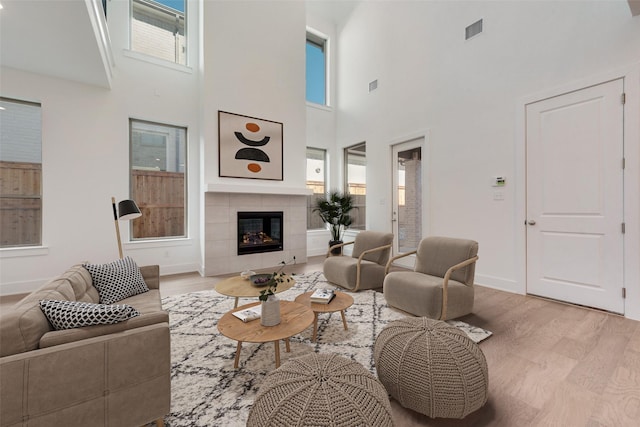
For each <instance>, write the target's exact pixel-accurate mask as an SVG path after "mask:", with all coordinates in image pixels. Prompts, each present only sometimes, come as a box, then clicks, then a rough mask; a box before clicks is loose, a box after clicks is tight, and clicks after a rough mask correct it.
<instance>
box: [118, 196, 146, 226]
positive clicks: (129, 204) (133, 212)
mask: <svg viewBox="0 0 640 427" xmlns="http://www.w3.org/2000/svg"><path fill="white" fill-rule="evenodd" d="M140 216H142V213H141V212H140V209H138V205H136V202H134V201H133V200H123V201H121V202H120V203H118V218H120V220H123V221H129V220H132V219H135V218H138V217H140Z"/></svg>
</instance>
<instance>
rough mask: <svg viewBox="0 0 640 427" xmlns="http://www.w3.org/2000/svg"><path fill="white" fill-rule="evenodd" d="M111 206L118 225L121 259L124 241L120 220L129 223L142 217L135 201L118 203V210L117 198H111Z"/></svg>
mask: <svg viewBox="0 0 640 427" xmlns="http://www.w3.org/2000/svg"><path fill="white" fill-rule="evenodd" d="M111 205H112V206H113V220H114V222H115V223H116V238H117V239H118V253H119V254H120V258H123V256H122V240H120V226H119V225H118V219H120V220H121V221H129V220H132V219H136V218H138V217H140V216H142V213H141V212H140V209H138V205H136V202H134V201H133V200H122V201H121V202H120V203H118V209H116V198H115V197H112V198H111Z"/></svg>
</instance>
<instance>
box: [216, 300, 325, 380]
mask: <svg viewBox="0 0 640 427" xmlns="http://www.w3.org/2000/svg"><path fill="white" fill-rule="evenodd" d="M258 304H260V302H254V303H251V304H246V305H243V306H241V307H237V308H234V309H233V310H231V311H229V312H227V313H225V314H224V315H223V316H222V317H221V318H220V321H218V330H219V331H220V333H221V334H222V335H224V336H225V337H227V338H231V339H232V340H236V341H238V347H237V349H236V358H235V361H234V363H233V367H234V368H237V367H238V362H239V360H240V350H241V349H242V343H243V342H256V343H264V342H269V341H273V345H274V349H275V358H276V368H279V367H280V340H285V344H286V351H287V353H288V352H289V351H290V348H289V338H290V337H292V336H293V335H295V334H299V333H300V332H302V331H304V330H305V329H307V328H308V327H309V326H310V325H311V324H312V323H313V320H314V314H313V311H311V309H310V308H309V307H305V306H304V305H302V304H298V303H296V302H293V301H280V323H279V324H278V325H276V326H262V325H261V324H260V319H256V320H251V321H249V322H246V323H245V322H243V321H242V320H240V319H238V318H237V317H235V316H234V315H233V314H232V313H233V312H234V311H239V310H244V309H247V308H249V307H253V306H254V305H258Z"/></svg>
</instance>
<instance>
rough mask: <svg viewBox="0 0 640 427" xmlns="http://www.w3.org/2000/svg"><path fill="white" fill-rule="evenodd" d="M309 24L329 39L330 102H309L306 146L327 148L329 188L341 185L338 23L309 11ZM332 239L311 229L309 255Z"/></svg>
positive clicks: (324, 249)
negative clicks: (337, 129)
mask: <svg viewBox="0 0 640 427" xmlns="http://www.w3.org/2000/svg"><path fill="white" fill-rule="evenodd" d="M306 19H307V26H308V27H310V28H312V29H313V30H315V31H319V32H321V33H322V34H324V35H326V36H327V37H328V40H329V43H328V44H329V48H328V53H329V54H328V67H327V68H328V71H329V96H328V98H329V105H327V106H320V105H317V104H311V103H307V106H306V112H307V118H306V120H307V134H306V138H307V146H308V147H314V148H323V149H325V150H327V171H328V173H327V176H326V179H327V183H326V185H327V190H329V189H335V188H340V187H341V183H342V181H341V179H342V178H341V177H342V174H341V170H342V167H341V165H342V153H341V151H340V150H338V147H337V145H336V115H337V106H336V104H337V88H338V85H339V81H338V75H337V67H336V58H337V52H338V49H339V45H338V43H337V40H338V39H337V32H336V25H335V23H333V22H332V21H330V20H328V19H327V18H324V17H321V16H317V15H313V14H312V13H310V12H309V11H307V15H306ZM329 240H331V234H330V233H329V230H311V231H308V232H307V255H309V256H316V255H324V254H326V253H327V245H328V242H329Z"/></svg>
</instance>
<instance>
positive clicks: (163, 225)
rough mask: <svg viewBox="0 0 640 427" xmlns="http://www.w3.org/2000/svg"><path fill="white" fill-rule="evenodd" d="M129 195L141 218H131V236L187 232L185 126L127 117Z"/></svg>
mask: <svg viewBox="0 0 640 427" xmlns="http://www.w3.org/2000/svg"><path fill="white" fill-rule="evenodd" d="M129 128H130V141H131V198H132V199H133V200H135V201H136V203H137V204H138V206H139V207H140V211H141V212H142V218H140V219H137V220H135V221H131V227H132V230H133V231H132V234H131V235H132V237H133V239H134V240H135V239H158V238H172V237H186V236H187V219H186V218H187V216H186V212H187V198H186V188H187V177H186V172H185V171H186V158H187V150H186V140H187V129H186V128H182V127H175V126H169V125H163V124H160V123H151V122H144V121H140V120H133V119H131V120H130V121H129Z"/></svg>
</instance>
